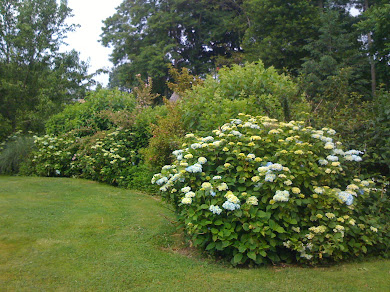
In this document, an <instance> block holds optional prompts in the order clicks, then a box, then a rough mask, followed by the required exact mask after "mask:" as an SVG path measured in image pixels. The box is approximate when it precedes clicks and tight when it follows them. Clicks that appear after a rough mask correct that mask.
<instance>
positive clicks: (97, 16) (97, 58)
mask: <svg viewBox="0 0 390 292" xmlns="http://www.w3.org/2000/svg"><path fill="white" fill-rule="evenodd" d="M121 2H122V0H68V6H69V7H70V8H71V9H72V10H73V14H74V16H73V17H72V18H70V19H69V20H68V21H69V22H71V23H75V24H80V25H81V27H79V28H78V29H77V30H76V31H75V32H73V33H69V34H68V38H67V39H66V40H65V42H66V43H68V44H69V45H68V46H67V47H63V48H62V51H70V50H72V49H75V50H76V51H78V52H80V57H81V59H82V60H84V61H87V60H88V59H89V64H90V68H89V73H93V72H95V71H96V70H98V69H100V68H103V67H111V66H112V63H111V62H110V61H109V60H108V58H109V54H110V52H111V49H109V48H105V47H103V46H102V45H101V43H99V42H98V40H99V39H100V34H101V33H102V31H101V27H102V26H103V24H102V21H103V20H105V19H106V18H107V17H109V16H112V15H113V14H114V13H115V8H116V7H118V6H119V4H120V3H121ZM95 80H96V81H98V82H100V83H102V84H103V85H104V86H105V85H107V83H108V75H107V74H104V75H103V74H101V75H99V76H97V77H96V78H95Z"/></svg>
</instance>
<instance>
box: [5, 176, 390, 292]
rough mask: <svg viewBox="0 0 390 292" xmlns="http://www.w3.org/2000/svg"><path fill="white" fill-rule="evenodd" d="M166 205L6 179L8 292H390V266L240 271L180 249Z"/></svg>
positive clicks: (78, 186)
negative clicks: (130, 291)
mask: <svg viewBox="0 0 390 292" xmlns="http://www.w3.org/2000/svg"><path fill="white" fill-rule="evenodd" d="M173 220H174V216H173V214H172V212H171V211H170V210H169V208H167V206H166V205H165V204H164V203H162V202H161V201H160V200H159V199H158V198H157V197H152V196H148V195H145V194H141V193H137V192H133V191H128V190H123V189H118V188H114V187H111V186H107V185H103V184H99V183H96V182H91V181H85V180H77V179H62V178H31V177H28V178H24V177H7V176H0V291H53V290H55V291H126V290H132V291H390V260H369V261H367V262H361V263H348V264H342V265H337V266H333V267H329V268H299V267H284V268H283V267H262V268H257V269H238V268H232V267H229V266H226V265H224V264H222V263H216V262H215V261H214V260H212V259H207V258H205V257H202V256H201V255H199V254H198V253H197V252H195V251H193V250H192V249H190V248H186V247H185V246H183V245H180V242H181V237H180V236H179V235H178V234H175V228H174V226H173V225H172V223H171V222H172V221H173Z"/></svg>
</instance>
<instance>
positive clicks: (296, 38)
mask: <svg viewBox="0 0 390 292" xmlns="http://www.w3.org/2000/svg"><path fill="white" fill-rule="evenodd" d="M318 5H319V3H317V1H307V0H299V1H285V0H249V1H246V2H245V5H244V8H245V11H246V15H247V17H248V23H249V27H248V29H247V30H246V32H245V38H244V42H243V48H244V49H245V54H246V56H247V59H248V60H250V61H255V60H258V59H259V58H260V59H261V60H262V61H263V62H264V64H265V65H266V66H267V67H268V66H274V67H275V68H277V69H283V68H287V69H289V70H290V71H291V72H293V73H297V72H298V69H299V68H300V66H301V64H302V59H303V58H304V57H306V56H308V53H307V51H306V50H304V49H303V47H304V46H305V45H306V44H307V39H309V38H313V37H316V35H317V31H316V30H315V25H316V24H317V23H318V21H319V12H320V9H319V7H318Z"/></svg>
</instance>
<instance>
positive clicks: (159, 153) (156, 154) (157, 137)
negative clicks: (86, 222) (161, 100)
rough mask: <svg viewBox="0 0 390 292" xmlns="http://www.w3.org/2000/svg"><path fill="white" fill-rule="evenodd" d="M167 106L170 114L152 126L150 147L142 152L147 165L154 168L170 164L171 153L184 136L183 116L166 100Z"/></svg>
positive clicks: (160, 118)
mask: <svg viewBox="0 0 390 292" xmlns="http://www.w3.org/2000/svg"><path fill="white" fill-rule="evenodd" d="M165 106H166V108H167V110H168V114H167V115H166V116H162V117H159V119H158V120H157V123H156V124H155V125H152V129H151V130H152V137H151V138H150V140H149V145H148V147H146V148H145V149H143V150H142V151H141V152H142V154H143V157H144V161H145V163H146V164H147V165H149V166H151V167H152V168H153V167H157V168H158V167H161V166H163V165H164V164H167V163H170V161H171V153H172V151H173V150H174V149H176V148H177V147H178V146H179V144H180V140H181V138H182V136H183V134H184V130H183V124H182V121H181V118H182V116H181V113H180V111H179V110H178V108H177V107H176V105H175V104H174V103H170V102H169V101H167V100H165Z"/></svg>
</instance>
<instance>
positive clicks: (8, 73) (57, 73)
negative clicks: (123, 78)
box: [0, 0, 90, 140]
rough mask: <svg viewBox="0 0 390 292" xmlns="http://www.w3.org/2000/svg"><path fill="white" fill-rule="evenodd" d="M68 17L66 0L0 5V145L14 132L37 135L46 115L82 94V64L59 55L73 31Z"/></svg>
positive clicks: (16, 1) (18, 0) (6, 1)
mask: <svg viewBox="0 0 390 292" xmlns="http://www.w3.org/2000/svg"><path fill="white" fill-rule="evenodd" d="M58 2H59V3H58ZM70 16H71V10H70V9H69V8H68V7H67V5H66V2H65V1H56V0H39V1H31V0H25V1H23V0H12V1H10V0H1V1H0V128H1V130H0V140H2V139H3V138H4V137H5V136H7V135H8V134H10V133H11V132H12V131H15V130H19V129H21V130H23V131H27V130H33V131H41V132H42V131H43V128H44V122H45V120H46V119H47V118H48V117H49V116H50V115H52V114H53V113H56V112H59V111H60V110H61V109H62V106H63V105H64V104H65V103H69V102H70V101H71V100H72V99H76V98H80V97H82V96H84V95H85V91H86V89H87V88H88V85H89V81H90V78H89V76H88V75H87V68H88V65H87V63H85V62H82V61H80V60H79V54H78V53H77V52H75V51H71V52H66V53H60V52H59V47H60V45H61V44H62V43H63V40H64V38H65V37H66V33H68V32H70V31H72V30H74V28H75V26H74V25H69V24H68V22H67V18H68V17H70Z"/></svg>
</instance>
